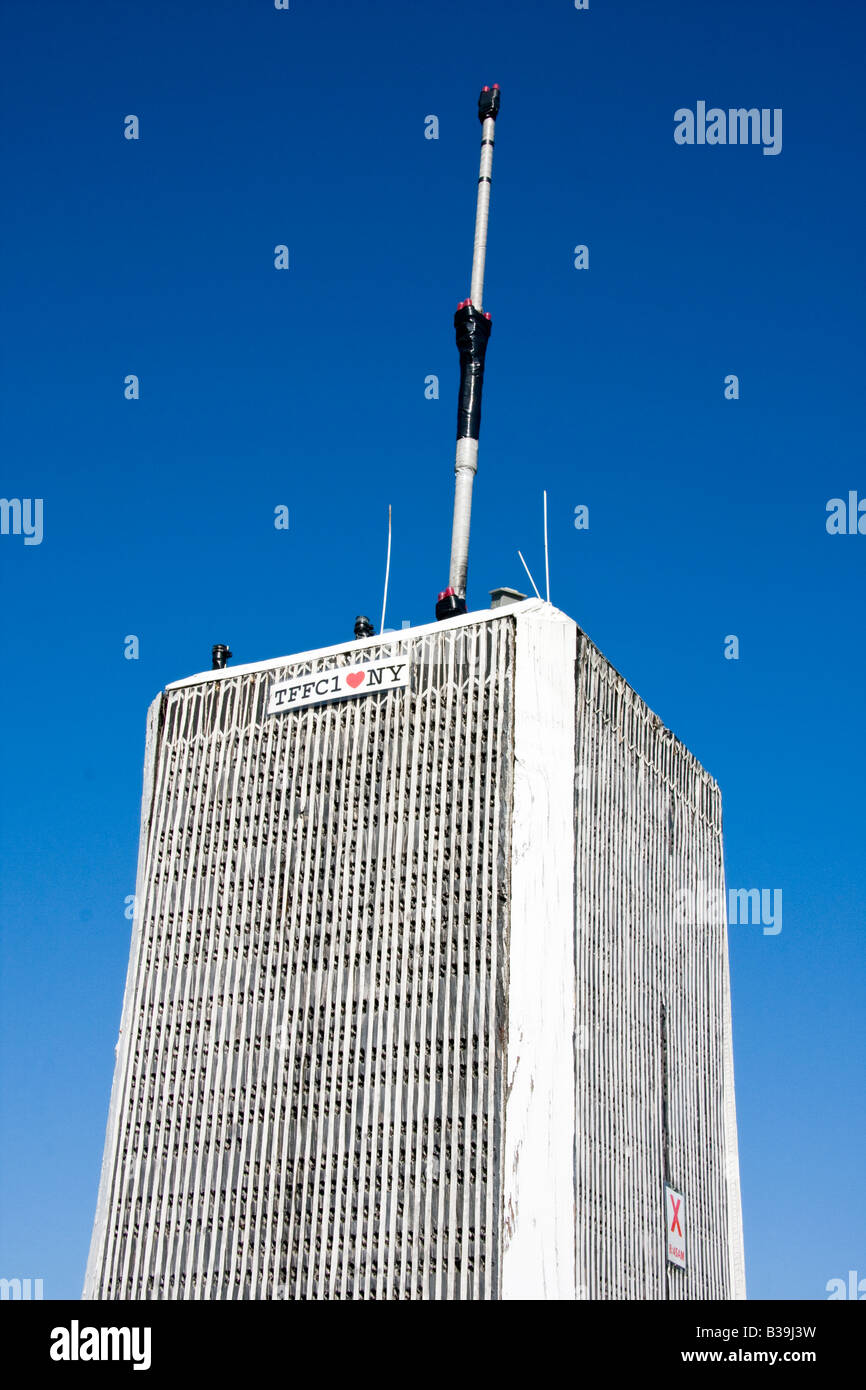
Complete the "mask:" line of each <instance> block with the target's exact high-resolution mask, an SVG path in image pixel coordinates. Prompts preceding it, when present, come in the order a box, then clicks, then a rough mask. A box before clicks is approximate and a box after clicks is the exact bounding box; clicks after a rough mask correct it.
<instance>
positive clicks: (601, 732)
mask: <svg viewBox="0 0 866 1390" xmlns="http://www.w3.org/2000/svg"><path fill="white" fill-rule="evenodd" d="M578 651H579V658H578V677H577V710H576V718H577V749H576V760H575V773H576V775H575V827H576V855H575V862H576V893H575V908H576V934H575V942H576V961H577V978H578V980H579V982H580V988H579V995H578V999H579V1002H578V1019H577V1024H578V1046H577V1050H576V1058H577V1067H576V1075H577V1163H576V1182H577V1203H578V1209H579V1211H580V1212H581V1213H582V1217H583V1219H582V1221H581V1222H580V1223H579V1236H578V1283H579V1286H580V1288H581V1291H582V1293H583V1296H584V1297H588V1298H604V1299H627V1298H693V1299H706V1298H731V1297H734V1296H742V1285H743V1271H742V1237H741V1233H740V1196H739V1182H738V1179H737V1176H736V1173H737V1160H736V1126H735V1121H734V1111H733V1078H732V1076H730V1056H729V1053H730V1036H729V1033H730V999H729V990H728V964H727V935H726V924H725V910H724V860H723V855H722V805H721V796H720V793H719V789H718V786H717V785H716V783H715V782H714V781H713V779H712V778H711V777H710V776H709V775H708V774H707V773H706V772H705V771H704V769H703V768H702V767H701V766H700V764H699V763H698V762H697V761H696V759H695V758H693V757H692V755H691V753H689V751H688V749H687V748H685V747H684V746H683V744H682V743H680V742H679V740H678V739H676V738H675V737H674V736H673V734H672V733H671V732H670V730H669V729H666V728H665V727H664V725H663V724H662V723H661V721H660V720H659V719H658V718H657V716H656V715H654V714H653V712H652V710H650V709H648V708H647V706H646V705H645V704H644V702H643V701H642V700H641V699H639V698H638V696H637V695H636V694H635V692H634V691H633V690H632V689H631V687H630V686H629V685H628V684H627V683H626V682H625V681H624V680H623V678H622V676H620V675H619V673H618V672H617V671H615V670H614V668H613V667H612V666H611V665H610V664H609V663H608V662H607V661H606V660H605V659H604V657H603V656H602V655H601V653H600V652H599V651H598V650H597V649H596V648H595V647H594V646H593V645H592V643H591V642H589V641H588V640H587V639H586V638H585V637H583V636H581V637H579V639H578ZM732 1147H733V1164H730V1163H729V1162H728V1159H729V1157H730V1153H731V1148H732ZM664 1181H668V1182H669V1183H670V1184H671V1185H672V1186H673V1187H674V1188H676V1189H677V1191H678V1192H681V1193H683V1194H684V1197H685V1204H686V1219H687V1252H688V1258H687V1268H686V1269H684V1270H682V1269H676V1268H673V1267H670V1266H667V1265H666V1247H665V1243H664V1241H663V1240H660V1239H659V1228H660V1221H661V1212H662V1210H663V1201H664V1198H663V1192H662V1186H663V1183H664Z"/></svg>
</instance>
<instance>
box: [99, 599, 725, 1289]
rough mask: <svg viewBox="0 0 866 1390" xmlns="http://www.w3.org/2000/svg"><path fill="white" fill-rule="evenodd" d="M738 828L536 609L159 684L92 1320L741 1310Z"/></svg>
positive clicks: (588, 652) (656, 726)
mask: <svg viewBox="0 0 866 1390" xmlns="http://www.w3.org/2000/svg"><path fill="white" fill-rule="evenodd" d="M391 654H393V655H394V657H395V659H396V658H398V657H399V658H407V659H408V661H409V663H410V668H411V670H410V680H409V684H408V685H407V686H406V687H405V688H401V689H396V690H385V691H373V692H372V693H370V694H367V695H364V696H363V697H357V698H350V699H349V698H347V699H340V700H335V701H334V702H333V703H330V704H320V705H315V706H311V707H307V708H301V709H290V710H285V711H282V712H279V713H277V714H272V715H268V714H267V713H266V711H267V708H268V697H269V692H270V690H271V687H272V686H273V685H274V684H275V683H276V682H278V681H286V680H289V679H292V678H295V677H299V676H303V675H307V674H315V673H322V672H326V671H329V670H333V669H335V668H340V667H344V666H352V667H359V666H360V665H361V663H363V662H364V661H369V660H374V661H375V660H377V659H379V658H380V657H385V656H388V655H391ZM572 809H573V815H572ZM720 815H721V811H720V798H719V793H718V788H717V787H716V785H715V783H714V782H713V781H712V779H711V778H709V777H708V775H707V774H706V773H705V772H704V771H703V770H702V769H701V768H700V766H699V764H697V763H696V762H695V760H694V759H693V758H692V757H691V755H690V754H689V753H688V752H687V750H685V749H684V748H683V747H682V745H681V744H679V743H678V742H677V741H676V740H675V739H674V738H673V737H672V735H671V734H670V733H669V732H668V731H667V730H665V729H664V728H663V727H662V725H661V724H660V723H659V721H658V720H657V719H656V718H655V716H654V715H653V714H652V713H651V712H650V711H649V710H648V709H647V708H646V706H645V705H643V704H642V702H641V701H640V700H638V699H637V697H636V696H635V695H634V692H633V691H631V690H630V688H629V687H628V686H627V685H626V683H625V682H624V681H623V680H622V678H621V677H620V676H618V674H617V673H616V672H615V671H613V668H612V667H610V665H609V664H608V663H607V662H606V661H605V659H604V658H603V657H602V656H601V654H600V653H599V652H598V651H597V650H596V649H595V648H594V647H593V646H592V644H591V643H589V642H588V641H587V639H586V638H584V637H583V635H582V634H581V633H580V632H579V631H578V629H577V628H576V627H575V625H574V624H573V623H571V621H570V620H569V619H567V618H565V616H564V615H563V614H559V613H557V612H556V610H553V609H551V608H550V606H549V605H545V604H541V603H539V602H536V601H528V602H526V603H523V604H520V605H517V606H516V607H515V608H513V609H510V610H509V609H506V610H501V609H500V610H497V611H496V612H495V613H490V614H472V615H468V616H467V617H464V618H458V619H453V620H450V621H448V622H446V623H442V624H439V625H432V626H431V628H429V629H416V630H414V632H412V631H410V632H407V633H405V634H393V635H391V636H390V637H387V638H371V639H363V640H362V641H360V642H357V643H354V644H351V645H346V646H344V647H339V648H332V649H327V650H322V651H320V652H314V653H308V654H306V655H305V656H302V657H297V658H286V659H285V660H283V661H281V662H270V663H262V664H261V665H260V666H257V667H248V668H240V669H231V668H230V669H227V670H225V671H222V672H217V673H207V674H206V675H203V676H199V677H193V678H191V679H190V680H189V681H186V682H179V683H177V684H176V685H174V686H170V687H169V688H168V689H167V690H166V692H164V693H163V694H162V695H161V696H159V697H158V699H157V700H156V701H155V702H154V704H153V706H152V707H151V711H150V716H149V722H148V738H147V752H146V763H145V778H144V797H143V807H142V828H141V841H140V851H139V871H138V881H137V886H136V912H135V922H134V929H133V941H132V950H131V956H130V965H129V973H128V977H127V986H126V995H125V1000H124V1010H123V1018H122V1023H121V1033H120V1039H119V1042H118V1048H117V1062H116V1069H115V1078H114V1086H113V1090H112V1099H111V1107H110V1113H109V1122H108V1132H107V1137H106V1147H105V1156H104V1161H103V1168H102V1178H101V1183H100V1192H99V1199H98V1204H97V1215H96V1222H95V1226H94V1232H93V1240H92V1244H91V1252H90V1260H89V1263H88V1271H87V1277H86V1283H85V1296H86V1297H92V1298H100V1297H101V1298H192V1299H255V1298H277V1299H297V1298H328V1299H331V1298H351V1299H359V1298H387V1299H391V1298H424V1299H465V1298H481V1299H490V1298H499V1297H503V1296H504V1297H517V1296H536V1297H573V1296H575V1293H576V1294H577V1296H578V1297H590V1298H652V1297H665V1296H668V1297H687V1298H694V1297H731V1296H737V1295H738V1294H739V1293H740V1288H739V1282H738V1281H740V1282H741V1262H742V1254H741V1249H742V1247H741V1234H740V1227H739V1219H740V1218H739V1192H738V1185H737V1159H736V1126H735V1119H734V1112H733V1090H732V1086H733V1082H732V1075H731V1062H730V1017H729V1008H730V1006H729V993H728V983H727V952H726V939H725V924H724V917H723V914H722V916H721V918H719V919H717V920H712V921H709V922H705V921H699V922H691V923H689V922H683V921H681V920H680V918H681V916H682V914H681V913H679V912H678V911H677V910H676V900H677V897H676V895H677V893H678V891H679V890H680V889H681V888H682V887H683V886H686V887H688V886H690V885H691V884H692V882H693V881H694V882H695V883H697V882H698V881H699V880H700V881H701V882H703V883H706V884H709V885H710V887H713V886H717V887H723V868H722V853H721V823H720ZM666 1178H667V1180H668V1181H670V1182H671V1183H673V1184H674V1185H675V1186H677V1188H678V1190H679V1191H681V1192H683V1193H685V1194H686V1197H687V1200H688V1213H689V1215H688V1220H689V1267H688V1268H687V1270H685V1271H669V1272H666V1269H665V1259H664V1248H665V1247H664V1236H665V1231H664V1214H663V1205H662V1200H663V1199H662V1184H663V1182H664V1180H665V1179H666ZM738 1252H739V1253H738ZM738 1270H739V1271H740V1273H739V1274H738V1273H737V1271H738ZM518 1291H519V1292H518Z"/></svg>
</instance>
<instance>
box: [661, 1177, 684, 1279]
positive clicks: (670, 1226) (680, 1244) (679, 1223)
mask: <svg viewBox="0 0 866 1390" xmlns="http://www.w3.org/2000/svg"><path fill="white" fill-rule="evenodd" d="M665 1231H666V1239H667V1246H668V1263H669V1264H672V1265H678V1266H679V1268H680V1269H685V1267H686V1199H685V1197H684V1196H683V1194H682V1193H681V1192H674V1190H673V1188H672V1187H668V1185H667V1183H665Z"/></svg>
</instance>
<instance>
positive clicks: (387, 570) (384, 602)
mask: <svg viewBox="0 0 866 1390" xmlns="http://www.w3.org/2000/svg"><path fill="white" fill-rule="evenodd" d="M390 573H391V506H390V503H389V505H388V558H387V560H386V561H385V592H384V594H383V595H382V621H381V623H380V624H379V631H380V632H384V631H385V609H386V608H387V607H388V577H389V575H390Z"/></svg>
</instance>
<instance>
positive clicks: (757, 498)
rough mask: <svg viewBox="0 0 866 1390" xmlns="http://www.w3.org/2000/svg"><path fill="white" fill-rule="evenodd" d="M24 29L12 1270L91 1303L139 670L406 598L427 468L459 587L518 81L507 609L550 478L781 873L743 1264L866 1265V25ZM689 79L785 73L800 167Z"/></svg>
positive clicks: (413, 584)
mask: <svg viewBox="0 0 866 1390" xmlns="http://www.w3.org/2000/svg"><path fill="white" fill-rule="evenodd" d="M0 26H2V42H3V48H4V52H5V54H6V62H5V67H6V78H7V81H6V83H5V93H4V96H3V108H4V109H3V113H2V118H3V128H4V133H5V135H6V141H5V144H6V155H5V177H4V190H5V192H6V195H7V200H6V201H7V212H6V219H5V222H6V226H5V228H4V242H5V245H4V250H3V256H2V275H3V279H4V282H5V283H4V285H3V298H4V303H5V305H6V328H5V332H4V334H3V348H2V358H3V360H2V372H0V391H2V440H0V444H2V472H0V492H2V495H3V496H4V497H6V498H20V499H23V498H42V499H43V503H44V537H43V540H42V543H41V544H40V545H31V546H25V545H24V543H23V537H22V536H15V535H4V536H0V578H2V619H3V626H4V629H5V631H4V639H3V647H2V651H3V662H4V671H3V680H2V696H0V698H2V717H0V738H2V768H3V774H4V787H5V791H4V796H3V804H2V812H0V817H2V819H0V835H2V877H0V907H2V941H0V1030H2V1032H0V1038H2V1051H0V1125H2V1145H0V1275H2V1276H4V1277H34V1278H36V1277H41V1278H43V1280H44V1288H45V1294H46V1296H47V1297H76V1296H78V1294H79V1293H80V1289H81V1283H82V1277H83V1272H84V1263H85V1259H86V1254H87V1246H88V1242H89V1236H90V1227H91V1223H92V1219H93V1212H94V1205H95V1199H96V1189H97V1183H98V1177H99V1166H100V1162H101V1154H102V1145H103V1139H104V1128H105V1120H106V1114H107V1106H108V1097H109V1090H110V1085H111V1075H112V1067H113V1061H114V1056H113V1049H114V1043H115V1041H116V1036H117V1028H118V1022H119V1018H120V1007H121V999H122V991H123V984H124V976H125V970H126V963H127V957H128V950H129V936H130V923H129V921H128V920H127V919H126V918H125V916H124V900H125V897H126V895H127V894H131V893H132V891H133V887H134V876H135V859H136V850H137V833H138V812H139V798H140V789H141V761H142V751H143V741H144V720H145V712H146V708H147V705H148V703H149V701H150V700H151V699H152V697H153V695H154V694H155V693H156V692H157V691H158V690H159V689H160V688H161V687H162V686H163V685H164V684H165V683H166V682H167V681H170V680H175V679H179V678H180V677H182V676H184V675H187V674H190V673H192V672H194V671H197V670H201V669H204V668H206V667H207V666H208V665H209V653H210V647H211V644H212V643H213V642H216V641H225V642H228V643H229V644H230V645H231V647H232V649H233V651H234V653H235V658H236V660H237V661H254V660H261V659H265V658H268V657H271V656H276V655H279V654H282V653H287V652H291V651H297V650H304V649H308V648H311V647H317V646H324V645H328V644H331V643H333V642H337V641H340V640H341V639H343V638H347V637H349V636H350V635H351V631H352V624H353V620H354V617H355V614H356V613H358V612H362V611H366V612H370V613H371V615H373V616H374V619H376V618H377V615H378V612H379V608H380V605H381V590H382V580H383V570H384V551H385V540H386V525H387V508H388V505H389V503H390V504H392V505H393V511H394V549H393V557H392V566H391V591H390V599H389V625H393V626H399V625H400V622H401V620H403V619H407V620H410V621H411V622H412V623H413V624H414V623H421V622H427V621H430V620H431V619H432V617H433V605H434V602H435V597H436V593H437V591H438V590H439V589H441V588H443V587H444V585H445V583H446V582H447V570H448V554H449V544H450V517H451V505H452V489H453V458H454V442H453V437H454V416H455V406H456V401H455V397H456V381H457V354H456V350H455V347H454V342H453V327H452V315H453V311H454V308H455V306H456V304H457V302H458V301H459V300H462V299H464V298H465V297H466V296H467V294H468V292H469V271H470V265H471V245H472V225H473V217H474V200H475V179H476V174H477V159H478V140H479V126H478V122H477V119H476V115H475V101H476V98H477V94H478V90H479V88H480V86H481V85H482V84H483V83H485V82H494V81H496V82H499V83H500V84H501V86H502V93H503V95H502V113H501V116H500V118H499V122H498V126H497V146H496V155H495V165H494V178H493V199H492V222H491V233H490V244H489V255H488V265H487V282H486V291H485V308H486V309H489V310H490V311H491V312H492V315H493V333H492V337H491V342H490V347H489V350H488V355H487V380H486V383H485V396H484V419H483V425H482V431H481V449H480V466H479V474H478V479H477V483H476V489H475V503H474V512H473V536H472V551H471V558H470V569H469V601H470V607H476V608H483V607H485V606H486V605H487V602H488V598H487V591H488V590H489V589H491V588H493V587H495V586H497V585H501V584H506V585H512V586H514V587H517V588H520V589H525V588H526V581H525V576H524V574H523V570H522V568H521V566H520V562H519V560H518V558H517V549H518V547H519V548H520V549H521V550H522V551H523V553H524V554H525V555H526V557H527V560H528V561H529V564H530V566H531V567H532V568H533V570H534V572H535V574H536V578H537V579H538V578H539V574H540V572H542V571H543V552H542V545H541V489H542V488H543V487H546V488H547V490H548V493H549V504H550V546H551V587H552V598H553V600H554V602H555V603H556V604H557V605H558V606H559V607H561V608H562V609H564V610H565V611H566V612H568V613H569V614H570V615H571V616H572V617H573V618H575V619H576V620H577V621H578V622H579V623H580V624H581V626H582V627H584V628H585V630H586V631H587V632H588V633H589V635H590V636H591V637H592V638H593V639H594V641H595V642H596V643H597V644H598V645H599V646H600V647H601V648H602V650H603V651H604V652H605V654H606V655H607V656H608V657H609V658H610V660H611V661H613V662H614V664H615V665H616V666H617V667H618V668H619V669H620V670H621V671H622V672H623V673H624V674H625V675H626V677H627V678H628V680H629V681H630V682H631V683H632V684H633V685H634V687H635V688H636V689H637V690H638V691H639V692H640V694H641V695H642V696H643V697H644V699H646V700H647V701H648V703H649V704H650V705H651V706H652V707H653V708H654V709H655V710H656V711H657V713H658V714H659V715H660V716H661V717H662V718H663V719H664V720H665V722H666V723H667V724H668V725H669V726H670V727H672V728H673V729H674V730H675V732H676V733H677V734H678V735H679V736H680V737H681V738H682V739H683V740H684V741H685V742H686V743H687V744H688V746H689V747H690V748H691V749H692V750H693V752H694V753H695V754H696V755H697V756H698V757H699V758H700V759H701V761H702V762H703V763H704V765H705V766H706V767H707V768H709V770H710V771H711V772H712V773H713V774H714V775H715V776H716V777H717V778H718V780H719V782H720V784H721V787H722V792H723V797H724V808H725V832H726V852H727V871H728V882H729V885H730V886H732V887H753V886H756V887H762V888H768V889H776V888H780V889H781V890H782V892H783V902H784V909H783V913H784V915H783V929H782V931H781V933H779V934H778V935H775V936H771V935H764V934H763V933H762V931H761V928H760V927H759V926H751V925H736V926H733V927H732V928H731V967H732V980H733V1007H734V1040H735V1066H736V1079H737V1099H738V1116H739V1126H740V1162H741V1174H742V1186H743V1207H744V1221H745V1235H746V1256H747V1276H748V1284H749V1293H750V1296H752V1297H774V1298H775V1297H778V1298H793V1297H802V1298H823V1297H826V1293H825V1286H826V1283H827V1281H828V1280H829V1279H831V1278H834V1277H843V1278H844V1277H847V1271H848V1270H849V1269H856V1270H857V1271H858V1272H859V1274H860V1277H866V1195H864V1194H866V1183H864V1181H863V1152H864V1139H866V1126H864V1117H863V1094H864V1046H863V1044H864V976H866V967H864V951H863V931H864V890H863V843H864V814H863V805H864V800H866V798H864V790H866V756H864V752H866V740H864V736H863V708H864V702H863V689H864V649H863V599H864V565H866V536H861V535H853V536H830V535H828V533H827V530H826V526H825V521H826V506H827V502H828V500H829V499H830V498H833V497H844V498H847V495H848V493H849V491H850V490H855V491H857V492H858V496H859V497H866V466H864V447H863V446H864V425H863V410H862V404H863V380H864V375H866V371H864V368H866V363H864V335H863V321H864V302H863V300H864V291H863V277H862V250H861V245H862V225H863V220H864V218H863V213H864V207H863V203H864V195H863V182H862V149H863V144H864V108H863V103H862V80H861V78H862V74H861V67H860V65H861V61H862V60H861V54H862V49H863V40H864V28H866V22H864V19H863V16H862V13H861V12H860V11H859V10H858V8H857V7H855V6H853V5H851V4H850V3H836V4H823V5H821V6H818V5H814V4H806V3H803V0H800V3H787V4H783V3H778V2H777V3H767V0H731V2H730V3H728V4H726V5H725V6H723V7H722V6H718V5H709V4H705V3H702V4H696V3H694V0H672V2H671V3H668V4H666V5H661V6H654V5H647V4H645V3H636V2H635V0H628V2H627V3H620V4H614V3H610V2H608V0H591V3H590V9H589V10H588V11H585V12H578V11H576V10H575V9H574V6H573V4H572V3H571V0H556V3H554V0H536V3H534V4H533V5H531V6H530V5H526V4H523V3H521V4H517V3H495V0H491V3H486V4H483V5H482V4H480V3H478V0H439V3H438V4H436V5H435V6H421V5H406V4H397V3H395V0H380V3H372V4H365V5H358V4H357V3H348V0H338V3H335V4H325V3H322V0H316V2H315V3H314V2H313V0H291V8H290V10H289V11H287V12H284V11H276V10H275V8H274V7H273V5H272V4H270V3H269V2H266V0H243V2H241V0H232V2H231V3H228V2H227V0H223V3H201V2H199V3H195V0H193V2H192V3H186V4H184V5H169V4H156V3H142V4H138V5H135V6H124V5H116V4H109V3H101V4H99V3H96V4H89V5H86V6H71V5H65V4H61V3H57V0H55V2H54V3H47V4H41V5H39V6H33V5H25V4H22V3H17V4H15V3H12V4H7V5H6V6H4V10H3V15H2V19H0ZM700 100H705V101H706V102H707V104H708V106H713V105H716V106H718V107H721V108H723V109H727V108H730V107H740V106H745V107H753V106H754V107H759V108H768V109H775V108H781V109H782V111H783V148H782V151H781V153H780V154H779V155H777V156H765V155H763V154H762V151H761V149H760V147H753V146H748V147H741V146H719V147H710V146H697V145H695V146H679V145H677V144H676V143H675V141H674V138H673V131H674V112H675V111H676V110H677V109H678V108H681V107H690V108H692V109H695V107H696V104H697V102H698V101H700ZM129 114H135V115H137V116H138V117H139V121H140V138H139V139H138V140H137V141H131V140H126V139H124V135H123V129H124V117H125V116H127V115H129ZM430 114H435V115H437V116H438V118H439V139H438V140H427V139H425V138H424V128H425V116H427V115H430ZM278 244H286V245H287V246H288V247H289V253H290V268H289V269H288V270H287V271H278V270H276V269H275V268H274V247H275V246H276V245H278ZM577 244H585V245H587V246H588V247H589V255H590V265H589V269H588V270H586V271H578V270H575V268H574V265H573V261H574V255H573V248H574V247H575V245H577ZM130 373H134V374H136V375H137V376H138V377H139V379H140V399H139V400H137V401H129V400H125V399H124V389H123V388H124V378H125V377H126V376H127V375H128V374H130ZM731 373H734V374H736V375H737V376H738V378H739V383H740V397H739V399H738V400H735V401H733V400H726V399H725V397H724V381H725V377H726V376H727V375H728V374H731ZM430 374H436V375H437V376H438V377H439V379H440V398H439V399H438V400H428V399H425V394H424V382H425V378H426V377H427V376H428V375H430ZM281 504H282V505H285V506H287V507H288V508H289V514H290V524H289V529H288V530H287V531H277V530H275V528H274V525H273V517H274V508H275V507H276V506H278V505H281ZM579 504H584V505H586V506H588V507H589V515H590V526H589V529H588V530H586V531H577V530H576V529H575V527H574V524H573V520H574V509H575V507H576V506H577V505H579ZM131 634H134V635H136V636H137V637H138V639H139V643H140V656H139V659H138V660H137V661H133V660H126V659H125V658H124V639H125V638H126V637H127V636H128V635H131ZM728 634H736V635H737V636H738V637H739V641H740V656H739V660H736V661H732V660H726V659H725V658H724V644H725V638H726V636H727V635H728Z"/></svg>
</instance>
